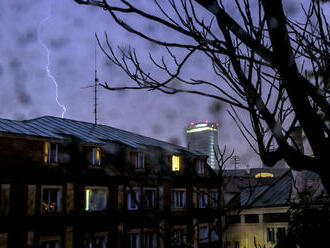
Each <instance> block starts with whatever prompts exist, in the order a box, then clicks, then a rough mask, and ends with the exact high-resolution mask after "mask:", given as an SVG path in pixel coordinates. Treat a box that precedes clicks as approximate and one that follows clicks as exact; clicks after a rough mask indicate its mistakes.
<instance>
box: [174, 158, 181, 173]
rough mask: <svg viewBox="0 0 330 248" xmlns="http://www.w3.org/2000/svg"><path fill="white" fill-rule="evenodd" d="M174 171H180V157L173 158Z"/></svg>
mask: <svg viewBox="0 0 330 248" xmlns="http://www.w3.org/2000/svg"><path fill="white" fill-rule="evenodd" d="M172 171H180V156H177V155H173V156H172Z"/></svg>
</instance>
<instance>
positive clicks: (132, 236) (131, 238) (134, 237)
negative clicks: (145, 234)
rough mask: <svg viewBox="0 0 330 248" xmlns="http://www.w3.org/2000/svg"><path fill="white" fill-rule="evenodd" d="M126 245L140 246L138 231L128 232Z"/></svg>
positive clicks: (132, 247) (133, 247)
mask: <svg viewBox="0 0 330 248" xmlns="http://www.w3.org/2000/svg"><path fill="white" fill-rule="evenodd" d="M128 242H129V243H128V247H129V248H139V247H140V234H139V233H138V232H132V233H128Z"/></svg>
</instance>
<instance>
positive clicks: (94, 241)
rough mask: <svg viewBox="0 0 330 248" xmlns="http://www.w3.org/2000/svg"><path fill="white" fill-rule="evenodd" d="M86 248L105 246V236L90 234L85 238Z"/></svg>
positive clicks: (101, 247) (103, 247)
mask: <svg viewBox="0 0 330 248" xmlns="http://www.w3.org/2000/svg"><path fill="white" fill-rule="evenodd" d="M85 244H86V245H85V247H86V248H106V247H107V238H106V237H105V236H91V237H88V238H86V241H85Z"/></svg>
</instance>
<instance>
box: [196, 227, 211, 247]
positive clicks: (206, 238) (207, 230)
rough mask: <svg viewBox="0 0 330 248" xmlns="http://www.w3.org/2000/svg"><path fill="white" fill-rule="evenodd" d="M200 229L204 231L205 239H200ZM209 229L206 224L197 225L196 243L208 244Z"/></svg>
mask: <svg viewBox="0 0 330 248" xmlns="http://www.w3.org/2000/svg"><path fill="white" fill-rule="evenodd" d="M201 229H206V237H204V236H203V237H201ZM209 234H210V228H209V225H208V224H199V225H198V243H200V244H204V243H209V242H210V236H209Z"/></svg>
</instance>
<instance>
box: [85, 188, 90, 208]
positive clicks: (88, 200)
mask: <svg viewBox="0 0 330 248" xmlns="http://www.w3.org/2000/svg"><path fill="white" fill-rule="evenodd" d="M85 193H86V203H85V210H86V211H88V210H89V209H90V196H91V190H90V189H86V190H85Z"/></svg>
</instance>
